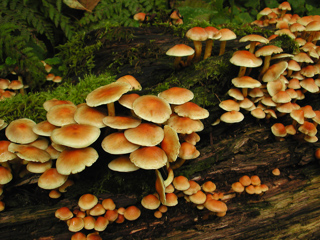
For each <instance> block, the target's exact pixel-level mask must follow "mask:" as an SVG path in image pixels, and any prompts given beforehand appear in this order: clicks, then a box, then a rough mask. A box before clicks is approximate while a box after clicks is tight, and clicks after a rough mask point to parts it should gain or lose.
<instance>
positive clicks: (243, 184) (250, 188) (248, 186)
mask: <svg viewBox="0 0 320 240" xmlns="http://www.w3.org/2000/svg"><path fill="white" fill-rule="evenodd" d="M231 189H232V191H234V192H236V193H242V192H244V191H245V192H246V193H248V194H261V193H263V192H266V191H268V189H269V187H268V186H267V185H266V184H261V180H260V177H259V176H257V175H253V176H251V177H249V176H248V175H244V176H242V177H240V178H239V181H238V182H234V183H233V184H232V185H231Z"/></svg>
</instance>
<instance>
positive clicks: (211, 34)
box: [166, 26, 237, 69]
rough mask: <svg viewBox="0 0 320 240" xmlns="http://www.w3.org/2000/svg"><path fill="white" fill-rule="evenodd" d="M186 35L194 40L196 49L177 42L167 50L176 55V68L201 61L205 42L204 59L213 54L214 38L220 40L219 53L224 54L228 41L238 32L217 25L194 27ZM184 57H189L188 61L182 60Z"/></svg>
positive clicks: (169, 54)
mask: <svg viewBox="0 0 320 240" xmlns="http://www.w3.org/2000/svg"><path fill="white" fill-rule="evenodd" d="M186 37H187V38H188V39H189V40H192V41H193V44H194V49H193V48H191V47H189V46H188V45H185V44H177V45H175V46H173V47H172V48H170V49H169V50H168V51H167V53H166V54H167V55H168V56H174V57H175V61H174V64H173V65H174V68H175V69H179V68H180V67H185V66H188V65H190V64H191V62H195V63H196V62H199V61H200V60H201V56H202V53H203V51H202V45H203V42H205V50H204V53H203V59H207V58H208V57H210V56H211V54H212V48H213V45H214V40H219V41H220V52H219V55H222V54H224V52H225V47H226V42H227V41H229V40H233V39H236V37H237V36H236V34H235V33H234V32H233V31H231V30H230V29H227V28H223V29H220V30H218V29H217V28H215V27H212V26H208V27H205V28H202V27H193V28H191V29H189V30H188V31H187V32H186ZM182 57H187V60H186V61H183V60H182Z"/></svg>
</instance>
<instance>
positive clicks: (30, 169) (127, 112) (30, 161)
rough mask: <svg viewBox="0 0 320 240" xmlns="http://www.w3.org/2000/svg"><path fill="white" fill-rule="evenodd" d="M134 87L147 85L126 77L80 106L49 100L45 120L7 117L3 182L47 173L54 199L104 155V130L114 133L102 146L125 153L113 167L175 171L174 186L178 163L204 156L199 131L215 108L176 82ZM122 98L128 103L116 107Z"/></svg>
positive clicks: (44, 179) (41, 182)
mask: <svg viewBox="0 0 320 240" xmlns="http://www.w3.org/2000/svg"><path fill="white" fill-rule="evenodd" d="M131 90H141V85H140V84H139V82H138V81H137V80H136V79H135V78H134V77H133V76H131V75H125V76H123V77H121V78H119V79H117V80H116V81H115V82H113V83H110V84H108V85H105V86H101V87H99V88H97V89H95V90H93V91H92V92H91V93H89V94H88V95H87V98H86V103H81V104H79V105H77V106H76V105H75V104H74V103H72V102H70V101H66V100H58V99H50V100H47V101H46V102H44V103H43V107H44V109H45V110H46V111H47V115H46V117H47V119H46V120H45V121H43V122H40V123H35V122H34V121H32V120H31V119H26V118H23V119H17V120H14V121H12V122H10V123H9V124H8V125H7V124H6V123H5V122H2V125H3V126H2V128H5V135H6V138H7V140H4V141H1V148H0V151H1V152H0V156H1V160H0V161H1V165H2V166H1V172H2V175H3V176H2V177H1V178H0V179H1V183H0V184H1V185H4V184H6V183H8V182H9V181H11V180H12V177H13V174H12V171H13V170H14V171H16V172H17V173H16V175H20V176H24V175H25V174H29V173H35V174H41V176H40V177H39V179H38V181H37V182H38V186H39V187H40V188H43V189H46V190H50V194H49V196H50V197H53V198H57V197H59V195H60V193H61V192H65V191H66V188H67V187H68V186H70V185H71V184H73V180H72V178H73V177H72V176H73V175H74V174H77V173H79V172H81V171H83V170H84V169H85V168H86V167H90V166H91V165H92V164H94V163H95V162H96V161H97V160H98V158H99V154H98V152H97V150H96V149H95V147H94V146H93V144H94V143H96V142H97V140H98V139H99V137H100V134H101V130H102V129H103V131H104V132H105V134H107V135H106V136H105V137H104V138H103V140H102V141H101V146H102V149H103V150H104V151H105V152H107V153H109V154H112V155H114V156H117V157H116V158H115V159H114V160H112V161H111V162H110V163H109V165H108V167H109V168H110V169H111V170H113V171H120V172H131V171H135V170H138V169H140V168H141V169H145V170H157V169H160V168H164V169H165V172H166V173H168V175H167V176H166V178H165V180H163V181H162V182H161V183H162V184H166V185H168V184H170V183H171V181H172V179H173V177H174V175H173V168H177V167H179V166H181V165H182V164H183V162H184V161H185V160H189V159H194V158H197V157H198V156H199V154H200V152H199V151H198V150H197V149H196V147H195V145H196V143H197V142H198V141H199V140H200V137H199V135H198V134H197V132H199V131H201V130H202V129H203V123H202V122H201V119H204V118H207V117H208V116H209V112H208V111H207V110H206V109H204V108H202V107H200V106H198V105H197V104H195V103H193V102H191V100H192V99H193V97H194V95H193V93H192V92H191V91H190V90H188V89H184V88H179V87H173V88H170V89H168V90H166V91H163V92H161V93H159V96H154V95H144V96H140V95H138V94H137V93H128V92H129V91H131ZM126 93H128V94H126ZM115 102H117V104H118V103H119V105H120V108H121V109H116V108H115ZM117 106H118V105H117ZM118 111H119V113H120V114H119V113H118ZM12 169H13V170H12ZM69 176H70V177H69ZM163 202H165V200H163Z"/></svg>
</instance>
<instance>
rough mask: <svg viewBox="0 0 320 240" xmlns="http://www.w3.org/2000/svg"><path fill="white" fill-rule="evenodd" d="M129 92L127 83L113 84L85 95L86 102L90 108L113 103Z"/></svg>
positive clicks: (129, 86)
mask: <svg viewBox="0 0 320 240" xmlns="http://www.w3.org/2000/svg"><path fill="white" fill-rule="evenodd" d="M130 90H131V85H130V84H129V83H127V82H113V83H110V84H108V85H105V86H101V87H98V88H96V89H95V90H93V91H92V92H90V93H89V94H88V95H87V98H86V102H87V104H88V106H90V107H97V106H100V105H103V104H108V103H113V102H115V101H117V100H119V98H120V97H121V96H122V95H123V94H124V93H126V92H128V91H130Z"/></svg>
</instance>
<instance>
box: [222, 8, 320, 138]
mask: <svg viewBox="0 0 320 240" xmlns="http://www.w3.org/2000/svg"><path fill="white" fill-rule="evenodd" d="M283 6H285V7H283ZM289 6H290V4H288V3H285V4H280V6H279V8H278V9H277V10H271V9H264V10H263V11H262V12H261V13H260V15H259V16H261V21H263V22H264V25H266V24H267V23H268V24H271V23H270V22H275V23H276V25H275V28H276V29H278V30H276V31H275V34H273V35H272V36H270V37H269V38H268V39H267V38H264V37H262V36H259V35H256V34H250V35H248V36H244V37H242V38H241V39H240V42H247V41H250V42H251V43H250V45H248V46H247V48H248V49H249V50H238V51H236V52H235V53H234V54H233V56H232V58H231V59H230V62H231V63H232V64H234V65H237V66H240V70H239V74H238V76H237V77H236V78H234V79H232V84H233V86H234V87H233V88H232V89H230V90H229V91H228V94H229V96H230V97H231V99H227V100H224V101H222V102H221V103H220V107H221V108H222V109H223V110H225V111H226V112H225V113H224V114H222V116H221V118H220V120H221V121H223V122H226V123H236V122H240V121H242V119H243V118H244V115H243V113H245V112H250V114H251V115H252V116H253V117H255V118H257V119H267V120H268V119H270V118H274V119H277V118H279V117H282V116H284V115H287V116H290V117H291V118H292V124H289V125H287V126H284V124H283V123H276V124H274V125H273V126H272V127H271V130H272V132H273V134H274V135H275V136H276V138H277V139H282V138H283V137H285V136H287V135H295V137H297V138H299V139H304V141H307V142H316V141H317V140H318V139H317V137H316V133H317V128H316V126H317V124H318V121H319V116H320V115H319V112H318V111H317V110H313V109H312V107H311V106H309V105H307V106H300V105H299V104H298V101H299V100H302V99H304V98H305V94H316V93H319V86H320V81H319V79H318V74H319V73H320V67H319V54H320V47H319V46H317V45H316V42H317V36H318V35H319V34H320V29H318V28H317V26H320V19H319V18H318V16H308V17H301V18H300V17H299V16H297V15H291V14H288V13H287V14H284V10H283V8H284V9H286V11H287V10H290V8H289ZM282 7H283V8H282ZM267 12H269V13H268V14H266V13H267ZM271 17H272V18H271ZM271 20H272V21H271ZM284 23H286V24H284ZM300 25H301V26H303V27H304V28H305V29H304V30H302V29H303V27H301V28H299V29H300V30H299V31H298V30H297V29H298V26H300ZM292 31H293V32H292ZM284 34H285V35H287V36H289V37H290V38H291V39H293V40H294V41H295V42H296V44H297V46H299V47H300V51H299V52H297V53H294V54H288V53H285V52H283V49H282V48H280V47H277V46H275V45H273V44H272V40H273V39H276V38H277V37H278V36H281V35H284ZM256 49H257V50H256ZM261 57H264V59H263V60H262V59H261ZM270 65H271V66H270ZM259 67H260V68H259ZM247 68H250V69H251V68H256V69H258V70H257V72H258V74H256V75H252V76H250V74H251V71H250V70H249V71H246V70H247ZM241 109H242V110H243V111H242V112H241ZM318 115H319V116H318Z"/></svg>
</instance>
